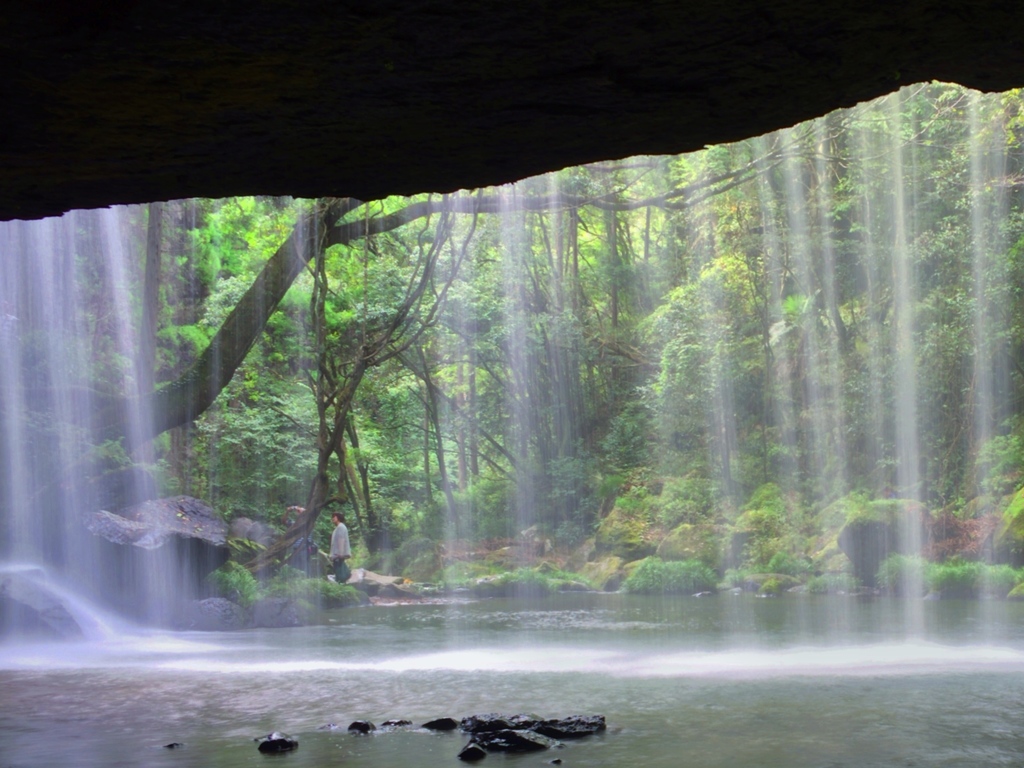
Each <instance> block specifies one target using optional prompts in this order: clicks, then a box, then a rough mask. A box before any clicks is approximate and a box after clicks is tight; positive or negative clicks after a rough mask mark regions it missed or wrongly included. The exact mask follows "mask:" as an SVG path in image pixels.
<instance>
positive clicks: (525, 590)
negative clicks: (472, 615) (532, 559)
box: [472, 568, 557, 597]
mask: <svg viewBox="0 0 1024 768" xmlns="http://www.w3.org/2000/svg"><path fill="white" fill-rule="evenodd" d="M472 589H473V592H474V593H475V594H477V595H479V596H480V597H546V596H547V595H550V594H551V593H552V592H555V591H556V589H557V586H556V584H554V583H553V582H552V580H551V579H549V578H548V577H547V576H545V575H544V574H542V573H539V572H538V571H537V570H536V569H533V568H520V569H518V570H515V571H509V572H507V573H502V574H499V575H497V576H488V577H485V578H482V579H479V580H478V581H477V582H476V583H475V584H474V585H473V587H472Z"/></svg>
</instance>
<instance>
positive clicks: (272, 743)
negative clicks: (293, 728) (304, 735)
mask: <svg viewBox="0 0 1024 768" xmlns="http://www.w3.org/2000/svg"><path fill="white" fill-rule="evenodd" d="M298 748H299V742H298V741H296V740H295V739H293V738H292V737H291V736H287V735H285V734H283V733H277V732H276V731H275V732H274V733H271V734H269V735H267V736H264V737H263V738H262V739H260V744H259V747H258V749H259V751H260V752H262V753H263V754H269V755H275V754H278V753H279V752H291V751H292V750H293V749H298Z"/></svg>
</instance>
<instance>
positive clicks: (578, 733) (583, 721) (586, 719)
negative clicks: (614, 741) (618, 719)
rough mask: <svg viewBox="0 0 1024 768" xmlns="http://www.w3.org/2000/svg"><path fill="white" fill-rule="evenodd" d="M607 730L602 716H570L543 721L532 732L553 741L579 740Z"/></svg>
mask: <svg viewBox="0 0 1024 768" xmlns="http://www.w3.org/2000/svg"><path fill="white" fill-rule="evenodd" d="M606 728H607V725H606V723H605V720H604V715H570V716H569V717H563V718H561V719H558V720H544V721H542V722H540V723H538V724H537V725H536V726H535V727H534V728H533V730H534V731H536V732H537V733H539V734H541V735H542V736H549V737H551V738H553V739H579V738H582V737H584V736H591V735H593V734H595V733H599V732H601V731H603V730H605V729H606Z"/></svg>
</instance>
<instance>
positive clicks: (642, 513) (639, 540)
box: [594, 497, 654, 560]
mask: <svg viewBox="0 0 1024 768" xmlns="http://www.w3.org/2000/svg"><path fill="white" fill-rule="evenodd" d="M650 529H651V525H650V520H649V518H648V516H647V514H646V508H645V506H644V505H643V503H642V502H641V501H639V500H637V499H636V498H634V497H625V498H623V499H619V502H618V503H617V504H616V506H615V507H614V508H613V509H612V511H611V512H609V513H608V516H607V517H605V519H604V520H602V521H601V524H600V526H598V529H597V533H596V536H595V540H594V541H595V544H596V546H597V550H598V551H599V552H602V553H607V554H612V555H617V556H619V557H621V558H623V559H624V560H638V559H640V558H642V557H645V556H647V555H650V554H652V553H653V552H654V545H653V544H652V543H651V541H650V539H649V536H650V532H651V530H650Z"/></svg>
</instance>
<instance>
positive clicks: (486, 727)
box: [459, 712, 542, 733]
mask: <svg viewBox="0 0 1024 768" xmlns="http://www.w3.org/2000/svg"><path fill="white" fill-rule="evenodd" d="M540 722H542V720H541V718H539V717H537V716H536V715H499V714H495V713H493V712H492V713H490V714H486V715H470V716H469V717H464V718H462V722H460V723H459V727H460V728H461V729H462V730H463V731H465V732H466V733H486V732H488V731H509V730H513V731H529V730H532V729H533V728H534V727H535V726H536V725H537V724H538V723H540Z"/></svg>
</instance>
